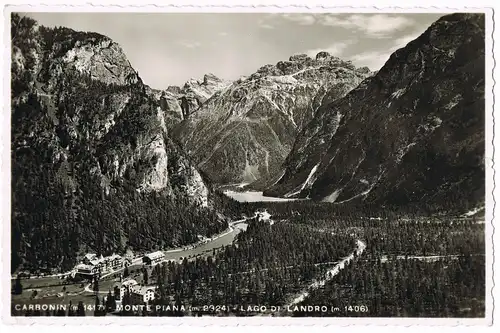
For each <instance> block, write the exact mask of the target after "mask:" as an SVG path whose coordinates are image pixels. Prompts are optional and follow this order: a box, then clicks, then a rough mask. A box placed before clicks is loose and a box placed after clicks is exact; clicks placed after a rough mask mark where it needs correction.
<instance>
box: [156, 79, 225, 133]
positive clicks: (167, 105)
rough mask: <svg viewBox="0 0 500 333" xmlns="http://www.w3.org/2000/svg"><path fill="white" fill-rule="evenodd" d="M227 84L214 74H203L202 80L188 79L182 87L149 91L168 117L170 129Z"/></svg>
mask: <svg viewBox="0 0 500 333" xmlns="http://www.w3.org/2000/svg"><path fill="white" fill-rule="evenodd" d="M229 84H230V83H229V82H227V81H225V80H222V79H220V78H218V77H217V76H215V75H214V74H205V75H204V76H203V80H196V79H190V80H188V81H187V82H186V83H185V84H184V86H183V87H182V88H181V87H177V86H170V87H168V88H167V89H165V90H154V89H150V90H149V93H150V94H151V96H154V98H155V99H156V100H158V101H159V104H160V108H161V109H162V111H163V112H164V114H165V117H167V118H168V122H167V125H168V129H169V130H170V129H172V128H173V127H174V126H175V125H177V124H178V123H180V122H181V121H182V120H184V119H186V118H187V117H189V115H190V114H192V113H193V112H195V111H196V110H198V109H199V108H200V106H201V105H202V104H203V103H205V102H206V101H207V100H208V99H209V98H210V97H212V96H213V95H214V94H215V93H217V92H218V91H220V90H222V89H224V88H225V87H227V86H228V85H229Z"/></svg>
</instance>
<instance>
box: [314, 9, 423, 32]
mask: <svg viewBox="0 0 500 333" xmlns="http://www.w3.org/2000/svg"><path fill="white" fill-rule="evenodd" d="M320 23H321V24H323V25H328V26H336V27H343V28H346V29H355V30H360V31H362V32H364V33H366V34H368V35H370V36H373V37H383V36H385V35H387V34H389V33H391V32H394V31H396V30H401V29H403V28H406V27H409V26H412V25H414V24H415V21H414V20H413V19H411V18H409V17H408V16H394V15H387V14H353V15H349V16H347V17H343V16H339V15H322V16H320Z"/></svg>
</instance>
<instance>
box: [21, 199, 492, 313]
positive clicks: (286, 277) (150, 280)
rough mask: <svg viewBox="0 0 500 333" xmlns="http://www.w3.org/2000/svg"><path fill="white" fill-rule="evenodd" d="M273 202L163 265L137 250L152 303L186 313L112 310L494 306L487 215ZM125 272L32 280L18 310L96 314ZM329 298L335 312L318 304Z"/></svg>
mask: <svg viewBox="0 0 500 333" xmlns="http://www.w3.org/2000/svg"><path fill="white" fill-rule="evenodd" d="M251 195H253V194H251ZM276 204H281V205H282V204H288V203H286V202H285V203H283V202H281V203H280V202H278V203H276ZM252 207H253V206H252ZM265 209H266V210H264V209H260V210H258V211H257V212H255V214H254V215H250V214H249V215H250V217H246V218H242V219H238V220H235V221H233V222H232V223H230V225H229V229H228V230H226V231H225V232H223V233H222V234H219V235H218V236H214V237H212V238H207V239H205V240H203V241H201V242H200V243H198V244H196V245H193V246H186V247H183V248H179V249H171V250H168V251H165V252H164V253H165V262H163V263H159V264H157V265H156V266H153V267H146V269H145V267H144V266H143V265H142V262H141V260H140V259H141V257H137V258H135V259H134V261H133V262H132V265H131V266H130V267H129V268H128V271H129V274H130V275H129V277H128V278H132V279H135V280H136V281H137V282H138V283H139V284H146V285H149V286H152V287H153V288H154V289H155V290H156V298H155V299H154V300H153V301H151V302H152V305H155V306H158V309H160V308H161V307H163V308H162V309H164V307H165V306H167V307H168V306H169V305H172V304H176V305H179V304H181V305H184V306H185V307H186V309H185V310H183V312H182V313H181V312H175V311H173V312H172V311H171V310H152V312H151V313H143V312H141V311H139V312H134V311H132V312H127V313H122V312H113V311H109V315H113V314H114V315H143V314H146V315H154V316H157V315H160V316H172V315H212V316H228V315H230V316H234V315H236V316H253V315H269V316H374V317H377V316H388V317H392V316H412V317H413V316H417V317H418V316H430V317H481V316H483V315H484V311H485V305H484V304H485V299H484V297H485V266H484V265H485V263H484V260H485V256H484V253H485V250H484V223H481V220H482V218H475V217H474V218H472V217H467V218H464V217H456V216H454V217H446V216H438V217H422V216H421V217H418V216H403V217H400V218H394V219H393V218H380V217H377V218H373V217H371V218H369V217H362V216H357V217H356V216H352V217H349V216H344V217H342V216H335V215H324V214H323V213H320V212H319V210H315V212H316V213H312V214H311V213H308V214H305V213H304V214H303V213H300V212H298V211H292V212H294V213H293V214H288V216H287V217H284V216H283V215H282V214H280V213H279V209H275V208H273V206H272V205H271V206H269V205H268V206H266V208H265ZM274 214H277V215H276V217H275V215H274ZM184 258H185V259H187V260H181V259H184ZM170 260H174V261H173V262H169V261H170ZM145 270H146V271H147V273H145ZM121 273H122V272H121V271H114V272H110V273H108V274H106V275H103V276H102V277H101V280H100V281H99V289H98V290H95V286H94V285H92V284H89V283H88V282H86V283H71V282H68V281H66V280H64V278H63V277H62V276H50V277H43V278H30V279H23V280H21V283H22V285H23V292H22V293H21V294H19V295H13V296H12V312H13V314H16V315H25V314H26V311H24V310H19V309H18V308H19V305H20V304H52V305H67V304H69V303H70V302H71V304H72V305H73V306H75V305H76V304H78V303H79V302H82V303H83V304H85V305H86V307H85V310H86V311H85V312H86V315H94V312H95V311H94V310H95V308H94V307H93V306H92V305H93V304H95V300H96V296H97V297H98V298H99V301H100V302H101V304H103V302H104V300H101V299H102V298H103V297H105V296H107V295H108V293H109V292H110V291H111V292H112V291H113V289H114V288H115V287H118V288H119V287H120V286H121V283H122V281H121V280H120V275H121ZM145 279H147V281H146V280H145ZM181 281H182V282H181ZM14 283H15V280H12V284H13V286H14ZM353 301H354V302H353ZM117 304H118V303H117ZM209 304H212V305H214V306H212V307H210V306H208V305H209ZM87 305H89V306H88V307H87ZM323 305H328V307H327V308H328V310H327V311H322V310H319V309H323V308H320V306H323ZM350 306H351V308H352V311H350V310H349V309H351V308H350ZM325 309H326V308H325ZM49 312H50V311H49ZM31 313H32V312H31ZM49 314H53V313H49ZM41 315H44V314H43V313H41ZM61 315H62V312H61Z"/></svg>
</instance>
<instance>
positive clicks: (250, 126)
mask: <svg viewBox="0 0 500 333" xmlns="http://www.w3.org/2000/svg"><path fill="white" fill-rule="evenodd" d="M368 75H370V71H369V69H368V68H366V67H365V68H355V67H354V66H353V65H352V64H351V63H350V62H346V61H342V60H340V59H339V58H336V57H333V56H331V55H329V54H328V53H326V52H320V53H319V54H318V55H317V56H316V58H315V59H311V58H309V57H308V56H306V55H295V56H292V57H290V59H289V61H280V62H278V63H277V64H276V65H266V66H263V67H262V68H260V69H259V70H258V71H257V72H256V73H254V74H252V75H250V76H249V77H246V78H241V79H239V80H237V81H236V82H234V83H233V84H231V85H230V86H228V87H225V88H223V89H222V90H219V91H217V92H216V93H215V94H214V95H213V96H212V97H211V98H210V99H208V100H207V101H206V102H205V103H203V104H202V105H201V107H200V108H199V109H198V110H197V111H195V112H194V113H192V114H190V116H189V118H188V119H187V120H185V121H183V122H182V123H180V124H179V126H178V127H176V129H175V136H176V138H178V140H179V141H180V142H181V144H182V145H183V146H184V147H185V149H186V151H187V152H188V154H189V155H190V156H191V157H192V158H193V159H194V160H195V161H196V162H197V164H198V166H199V168H200V169H201V170H203V171H204V172H205V173H206V174H207V175H208V176H209V177H210V178H211V179H212V180H213V181H214V182H216V183H221V184H229V183H240V182H252V181H255V180H257V179H259V178H263V177H268V176H269V175H274V174H275V173H277V172H279V167H280V165H281V164H282V162H283V161H284V158H285V157H286V155H287V154H288V153H289V152H290V150H291V148H292V144H293V141H294V138H295V136H296V135H297V133H298V132H299V131H300V130H301V129H302V127H303V126H304V125H305V124H306V123H307V122H308V121H309V120H310V119H311V118H312V116H313V114H314V112H315V110H316V108H317V107H318V106H319V105H320V104H321V102H322V100H323V97H325V96H326V97H325V99H326V100H329V101H331V100H335V99H336V98H339V97H342V96H344V95H345V94H346V93H347V92H349V91H350V90H351V89H352V88H354V87H356V86H357V85H358V84H359V83H360V82H361V81H362V80H363V79H364V78H365V77H367V76H368Z"/></svg>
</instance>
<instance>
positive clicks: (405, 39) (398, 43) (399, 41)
mask: <svg viewBox="0 0 500 333" xmlns="http://www.w3.org/2000/svg"><path fill="white" fill-rule="evenodd" d="M419 36H420V34H411V35H406V36H402V37H399V38H396V39H395V40H394V48H395V49H396V50H397V49H399V48H401V47H405V46H406V44H408V43H409V42H411V41H412V40H414V39H416V38H417V37H419Z"/></svg>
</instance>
